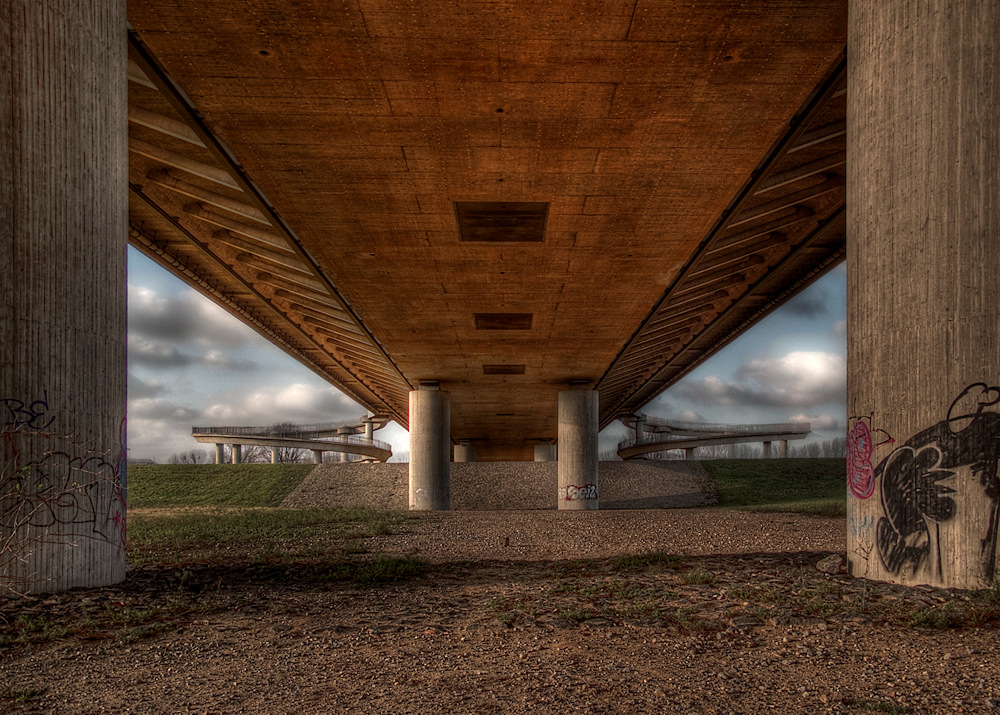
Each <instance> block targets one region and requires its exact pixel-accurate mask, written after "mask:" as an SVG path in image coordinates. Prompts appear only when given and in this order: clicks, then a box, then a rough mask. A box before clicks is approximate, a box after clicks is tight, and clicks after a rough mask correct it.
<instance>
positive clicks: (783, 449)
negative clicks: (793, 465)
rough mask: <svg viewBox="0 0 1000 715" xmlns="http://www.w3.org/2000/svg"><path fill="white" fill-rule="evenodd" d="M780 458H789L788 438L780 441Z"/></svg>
mask: <svg viewBox="0 0 1000 715" xmlns="http://www.w3.org/2000/svg"><path fill="white" fill-rule="evenodd" d="M778 459H788V440H787V439H782V440H779V441H778Z"/></svg>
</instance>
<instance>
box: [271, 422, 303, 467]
mask: <svg viewBox="0 0 1000 715" xmlns="http://www.w3.org/2000/svg"><path fill="white" fill-rule="evenodd" d="M267 429H268V431H270V432H275V433H278V434H285V435H288V436H292V435H296V434H297V433H298V430H299V426H298V425H297V424H294V423H292V422H279V423H278V424H276V425H271V426H270V427H268V428H267ZM274 449H275V450H276V452H277V454H276V457H277V461H278V463H279V464H294V463H299V462H304V461H306V455H307V454H308V453H309V450H307V449H300V448H298V447H275V448H274ZM267 461H268V462H270V461H271V450H270V449H268V450H267Z"/></svg>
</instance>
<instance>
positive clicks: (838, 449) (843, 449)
mask: <svg viewBox="0 0 1000 715" xmlns="http://www.w3.org/2000/svg"><path fill="white" fill-rule="evenodd" d="M823 456H824V457H828V458H834V457H846V456H847V438H846V437H836V438H835V439H828V440H827V441H825V442H824V443H823Z"/></svg>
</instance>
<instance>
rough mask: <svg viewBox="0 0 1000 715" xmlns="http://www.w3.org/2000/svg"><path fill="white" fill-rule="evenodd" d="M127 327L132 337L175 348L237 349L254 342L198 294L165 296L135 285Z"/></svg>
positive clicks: (240, 326)
mask: <svg viewBox="0 0 1000 715" xmlns="http://www.w3.org/2000/svg"><path fill="white" fill-rule="evenodd" d="M128 325H129V332H130V333H131V334H134V335H139V336H143V337H146V338H153V339H157V340H166V341H168V342H170V343H175V344H176V343H189V342H203V343H211V344H213V345H221V346H226V347H237V346H242V345H247V344H249V343H250V342H252V341H253V340H254V339H255V335H254V333H253V331H252V330H251V329H250V328H248V327H246V326H244V325H243V324H241V323H240V322H239V321H238V320H236V319H234V318H233V317H232V316H230V315H229V314H228V313H227V312H226V311H225V310H223V309H222V308H220V307H219V306H217V305H215V304H214V303H212V302H211V301H209V300H208V299H207V298H204V297H202V296H200V295H198V294H196V293H193V292H186V293H182V294H181V295H178V296H172V295H169V296H163V295H160V294H158V293H157V292H156V291H154V290H152V289H150V288H144V287H141V286H135V285H130V286H129V289H128Z"/></svg>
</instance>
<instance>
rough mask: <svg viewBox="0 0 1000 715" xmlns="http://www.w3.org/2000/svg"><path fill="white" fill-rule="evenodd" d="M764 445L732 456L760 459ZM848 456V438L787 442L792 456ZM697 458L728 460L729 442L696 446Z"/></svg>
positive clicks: (608, 456) (661, 455)
mask: <svg viewBox="0 0 1000 715" xmlns="http://www.w3.org/2000/svg"><path fill="white" fill-rule="evenodd" d="M762 453H763V447H762V446H758V445H756V444H752V443H751V444H746V443H744V444H736V445H733V459H760V458H761V454H762ZM771 456H777V445H776V444H774V443H772V444H771ZM846 456H847V439H846V438H845V437H835V438H834V439H828V440H825V441H823V442H810V443H808V444H803V445H793V444H789V445H788V457H789V458H791V459H821V458H825V459H837V458H843V457H846ZM646 458H647V459H662V460H667V461H671V460H677V461H680V460H683V459H685V458H686V456H685V454H684V451H683V450H680V449H671V450H666V451H663V452H652V453H650V454H647V455H646ZM694 458H695V459H699V460H702V459H703V460H709V459H729V445H727V444H716V445H710V446H707V447H696V448H695V451H694ZM600 459H601V460H602V461H608V462H614V461H617V460H619V459H620V457H619V456H618V451H617V450H615V449H608V450H605V451H603V452H601V454H600Z"/></svg>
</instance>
